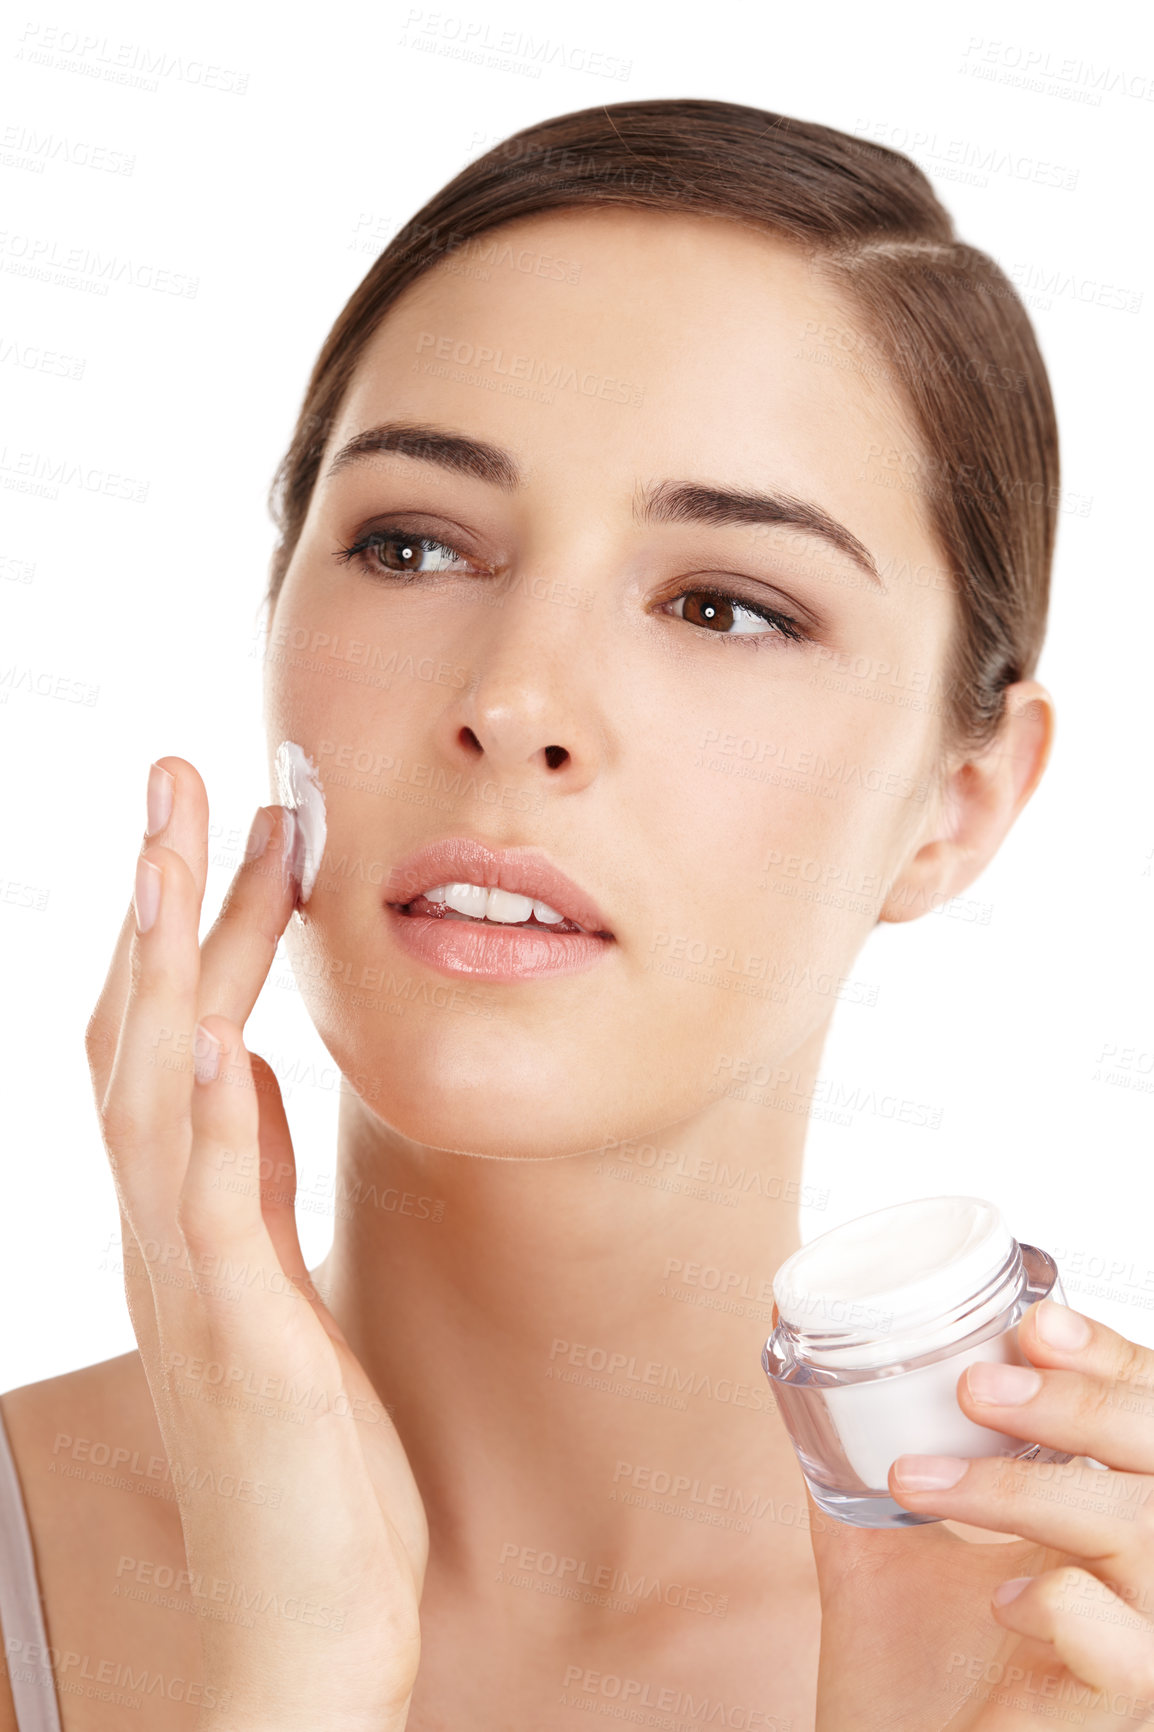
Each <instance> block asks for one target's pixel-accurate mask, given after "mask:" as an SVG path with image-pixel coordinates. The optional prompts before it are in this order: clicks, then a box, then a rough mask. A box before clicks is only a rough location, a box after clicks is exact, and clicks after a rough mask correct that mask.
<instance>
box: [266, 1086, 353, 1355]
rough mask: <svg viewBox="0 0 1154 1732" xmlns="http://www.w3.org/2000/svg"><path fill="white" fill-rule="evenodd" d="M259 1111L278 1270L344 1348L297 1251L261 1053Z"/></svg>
mask: <svg viewBox="0 0 1154 1732" xmlns="http://www.w3.org/2000/svg"><path fill="white" fill-rule="evenodd" d="M248 1056H249V1063H250V1064H251V1066H252V1073H253V1082H254V1085H255V1088H256V1097H257V1102H258V1106H259V1111H260V1175H261V1196H260V1203H261V1211H262V1213H263V1215H264V1221H265V1226H266V1227H267V1229H268V1235H269V1238H270V1239H271V1240H272V1244H273V1248H274V1250H275V1251H276V1255H277V1259H278V1261H279V1263H280V1266H281V1268H282V1269H283V1270H284V1272H285V1274H286V1275H287V1276H288V1278H289V1280H290V1281H292V1282H293V1283H294V1285H295V1286H296V1287H297V1288H298V1290H299V1291H300V1292H301V1293H302V1294H303V1295H304V1297H305V1298H306V1299H307V1300H308V1301H309V1304H310V1305H311V1306H312V1308H313V1310H314V1311H315V1312H316V1314H317V1317H318V1318H319V1319H320V1322H321V1324H322V1326H323V1328H324V1330H325V1332H326V1333H327V1334H328V1335H329V1336H331V1338H332V1339H333V1340H334V1341H339V1342H340V1343H342V1345H344V1346H346V1347H347V1346H348V1342H347V1341H346V1339H345V1334H344V1331H343V1330H342V1329H341V1327H340V1325H339V1324H338V1323H337V1321H336V1318H335V1317H333V1315H332V1313H331V1312H330V1311H329V1308H328V1306H327V1305H326V1304H325V1302H324V1299H323V1298H322V1296H321V1294H320V1293H319V1292H318V1291H317V1287H316V1284H315V1282H314V1281H313V1278H312V1275H311V1273H310V1271H309V1267H308V1265H307V1263H306V1262H305V1259H304V1252H303V1251H302V1250H301V1242H300V1236H299V1233H298V1231H297V1218H296V1183H297V1176H296V1157H295V1155H294V1153H293V1145H292V1134H291V1132H290V1130H289V1123H288V1116H287V1114H286V1113H285V1107H284V1100H283V1098H282V1096H281V1092H280V1084H279V1083H278V1081H277V1079H276V1073H275V1072H274V1071H273V1068H272V1066H271V1065H270V1064H269V1063H268V1061H267V1060H266V1059H263V1058H261V1056H260V1054H259V1053H255V1052H250V1053H249V1055H248Z"/></svg>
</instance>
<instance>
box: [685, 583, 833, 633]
mask: <svg viewBox="0 0 1154 1732" xmlns="http://www.w3.org/2000/svg"><path fill="white" fill-rule="evenodd" d="M665 605H666V606H667V607H671V608H672V609H673V614H674V618H675V619H683V620H684V621H685V622H686V624H687V625H696V626H700V627H701V629H702V630H703V631H707V632H711V633H712V635H713V636H714V637H744V638H747V639H753V640H755V641H756V640H758V639H761V640H764V639H766V638H775V637H776V638H786V639H788V640H789V641H790V642H791V643H803V642H805V641H806V638H807V633H806V632H805V631H804V630H803V629H802V627H801V626H800V625H799V624H798V622H797V620H795V619H792V618H791V617H790V615H789V614H786V613H779V612H778V610H777V609H776V608H772V607H760V606H757V605H755V604H754V603H753V602H748V601H742V600H741V598H740V597H739V596H736V595H727V594H726V593H725V592H724V591H723V590H717V589H685V590H682V592H681V594H680V595H678V596H675V597H674V599H673V600H672V601H671V602H667V603H666V604H665Z"/></svg>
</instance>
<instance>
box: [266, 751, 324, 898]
mask: <svg viewBox="0 0 1154 1732" xmlns="http://www.w3.org/2000/svg"><path fill="white" fill-rule="evenodd" d="M276 788H277V802H278V804H279V805H281V806H288V807H289V808H290V809H291V810H292V811H294V812H295V813H296V815H297V822H298V823H299V825H300V831H301V840H302V843H303V845H304V861H303V863H302V866H301V895H300V899H301V901H302V902H307V901H308V899H309V897H310V896H311V895H312V890H313V885H314V884H315V883H316V876H317V872H318V870H319V868H320V863H321V855H322V854H323V853H324V851H325V794H324V789H323V788H322V787H321V778H320V771H319V770H318V769H317V767H316V765H315V764H314V763H313V761H312V759H311V758H310V757H308V756H307V754H306V753H305V751H304V748H303V747H302V746H298V745H297V744H296V742H295V740H282V741H281V743H280V745H279V746H278V747H277V749H276Z"/></svg>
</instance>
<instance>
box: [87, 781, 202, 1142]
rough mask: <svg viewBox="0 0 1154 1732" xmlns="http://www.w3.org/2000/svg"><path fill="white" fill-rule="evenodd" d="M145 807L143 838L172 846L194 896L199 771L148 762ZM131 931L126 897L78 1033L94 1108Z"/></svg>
mask: <svg viewBox="0 0 1154 1732" xmlns="http://www.w3.org/2000/svg"><path fill="white" fill-rule="evenodd" d="M145 811H146V816H145V833H144V841H145V843H148V842H157V843H161V844H162V845H163V846H165V847H167V848H173V849H175V851H176V852H177V853H178V854H180V855H181V856H182V857H183V859H184V860H185V862H186V863H187V865H188V868H189V871H190V872H191V873H192V877H193V882H194V883H195V884H196V886H197V893H198V898H203V896H204V886H205V882H206V879H207V875H208V795H207V794H206V792H205V788H204V783H203V782H202V781H201V779H200V776H199V774H198V773H197V771H196V770H195V769H194V768H193V766H192V765H191V764H190V763H188V762H187V760H186V759H184V758H173V757H168V758H157V759H156V762H155V763H154V764H150V765H149V774H148V787H147V797H146V802H145ZM154 825H155V828H154V827H153V826H154ZM198 918H199V916H198ZM135 931H136V912H135V909H134V907H133V904H132V901H131V900H130V901H129V904H128V909H127V912H126V913H125V916H124V919H123V921H122V922H121V926H120V933H119V935H118V937H117V940H116V946H115V949H114V950H113V953H112V962H111V964H110V966H109V970H108V975H107V978H106V979H105V982H104V986H103V989H102V991H101V994H100V997H99V998H98V999H97V1001H96V1006H95V1008H94V1010H93V1012H92V1015H91V1017H90V1018H89V1020H88V1027H87V1029H86V1031H85V1037H84V1044H85V1050H86V1052H87V1055H88V1066H89V1070H90V1071H91V1073H92V1087H93V1092H94V1094H95V1096H96V1106H97V1110H98V1111H100V1110H102V1109H103V1106H104V1097H105V1095H106V1094H107V1091H108V1080H109V1077H110V1075H111V1073H112V1066H113V1062H114V1059H115V1056H116V1046H117V1042H118V1040H119V1038H120V1024H121V1020H122V1018H123V1015H124V1007H125V1005H126V1003H127V1002H128V992H129V980H130V959H131V952H132V939H133V935H134V933H135Z"/></svg>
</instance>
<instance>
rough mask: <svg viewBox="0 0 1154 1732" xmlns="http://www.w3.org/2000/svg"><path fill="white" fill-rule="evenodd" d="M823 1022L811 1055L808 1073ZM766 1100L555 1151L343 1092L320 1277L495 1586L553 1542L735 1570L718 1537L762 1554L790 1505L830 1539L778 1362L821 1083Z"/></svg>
mask: <svg viewBox="0 0 1154 1732" xmlns="http://www.w3.org/2000/svg"><path fill="white" fill-rule="evenodd" d="M824 1033H825V1030H824V1029H821V1030H819V1031H816V1032H815V1033H814V1034H813V1035H812V1036H811V1037H810V1038H809V1039H808V1040H807V1042H806V1045H805V1046H804V1047H803V1048H800V1049H799V1050H798V1052H796V1053H795V1054H793V1055H792V1056H791V1058H790V1070H791V1073H794V1074H795V1075H797V1074H798V1073H800V1076H801V1078H802V1080H803V1082H806V1079H808V1082H812V1078H813V1077H814V1076H815V1075H816V1067H817V1063H818V1059H819V1057H820V1051H821V1045H822V1042H823V1039H824ZM792 1086H793V1085H787V1087H790V1088H791V1089H792ZM806 1086H808V1083H806ZM754 1093H755V1091H753V1090H752V1089H751V1090H750V1091H749V1097H748V1098H745V1099H740V1098H735V1097H734V1096H729V1097H723V1098H721V1099H720V1100H719V1101H718V1102H717V1103H716V1104H715V1105H713V1106H711V1107H710V1109H709V1110H708V1111H707V1112H705V1113H703V1114H702V1115H700V1116H699V1117H697V1118H695V1119H693V1120H689V1121H684V1122H682V1123H681V1124H678V1125H674V1126H670V1127H666V1128H665V1129H663V1130H662V1131H660V1132H659V1133H656V1134H653V1135H652V1136H650V1137H647V1138H646V1139H645V1140H642V1141H636V1142H632V1143H621V1144H612V1143H611V1144H610V1145H609V1146H607V1147H605V1148H599V1149H597V1150H591V1151H586V1152H584V1153H581V1154H577V1155H571V1156H565V1157H560V1158H555V1159H539V1160H501V1159H491V1158H485V1157H474V1156H469V1155H461V1154H457V1153H451V1152H447V1151H444V1150H438V1149H431V1148H427V1147H424V1146H422V1145H417V1144H414V1143H412V1142H409V1141H407V1140H406V1139H405V1138H403V1137H401V1136H399V1135H398V1134H397V1133H396V1132H395V1131H394V1130H392V1129H391V1128H390V1127H388V1126H387V1125H385V1124H383V1123H382V1121H381V1120H380V1119H378V1118H376V1117H375V1116H374V1115H373V1114H372V1113H371V1112H369V1110H368V1109H367V1108H366V1107H365V1106H364V1104H363V1103H362V1102H361V1100H360V1098H359V1097H358V1096H357V1095H355V1094H354V1093H353V1092H352V1091H351V1090H346V1091H345V1092H344V1094H343V1095H342V1101H341V1115H340V1128H339V1149H338V1176H337V1188H336V1222H335V1231H334V1237H333V1244H332V1247H331V1249H330V1251H329V1254H328V1256H327V1257H326V1258H325V1260H324V1262H323V1263H322V1264H321V1265H320V1267H319V1268H318V1269H317V1270H315V1271H314V1276H315V1279H316V1281H317V1285H318V1288H319V1289H320V1291H321V1293H322V1294H323V1295H324V1297H325V1299H326V1301H327V1303H328V1304H329V1306H330V1309H331V1310H332V1311H333V1314H334V1316H335V1317H336V1319H337V1321H338V1323H339V1324H340V1326H341V1328H342V1329H343V1330H344V1332H345V1335H346V1337H347V1339H348V1341H349V1345H350V1346H351V1347H352V1349H353V1351H354V1352H355V1353H356V1354H357V1356H358V1358H359V1359H360V1360H361V1363H362V1364H363V1365H364V1368H365V1370H366V1372H367V1373H368V1376H369V1378H370V1379H371V1381H372V1382H373V1384H374V1386H375V1388H376V1389H377V1391H378V1392H379V1394H380V1396H381V1399H382V1401H383V1402H384V1403H385V1405H386V1406H387V1407H388V1408H389V1409H390V1411H391V1413H392V1417H393V1420H394V1423H395V1424H396V1426H397V1429H398V1431H399V1433H400V1436H401V1438H402V1441H403V1442H404V1444H405V1447H406V1451H407V1453H408V1455H409V1459H410V1462H411V1463H412V1466H413V1471H414V1473H415V1475H416V1478H417V1483H418V1485H419V1486H420V1488H421V1492H422V1496H423V1498H424V1500H425V1505H426V1509H427V1511H428V1514H429V1523H430V1531H431V1533H432V1534H433V1535H434V1538H435V1540H437V1541H438V1542H439V1545H440V1548H441V1550H442V1552H444V1550H445V1548H449V1550H450V1551H451V1553H452V1565H453V1567H454V1568H455V1569H458V1570H461V1571H464V1572H465V1573H466V1574H473V1573H478V1574H480V1575H481V1577H482V1579H486V1580H488V1581H492V1580H493V1572H494V1570H496V1569H500V1568H501V1567H502V1564H504V1566H505V1567H506V1568H515V1567H516V1562H517V1556H520V1555H521V1554H522V1551H523V1548H529V1549H530V1550H531V1551H533V1552H534V1553H537V1554H558V1555H559V1556H561V1555H563V1556H564V1558H565V1561H566V1562H567V1563H568V1564H572V1562H573V1559H574V1558H576V1559H577V1560H579V1561H581V1560H585V1561H586V1562H587V1564H588V1567H589V1568H590V1569H593V1570H595V1569H596V1568H597V1567H598V1566H600V1565H602V1564H605V1563H608V1564H609V1565H611V1566H614V1567H616V1566H622V1565H623V1566H625V1567H629V1566H631V1565H632V1566H637V1565H640V1567H642V1568H644V1569H645V1570H647V1571H648V1573H649V1574H653V1573H654V1570H655V1568H658V1567H661V1565H662V1560H665V1562H666V1563H668V1562H670V1561H672V1560H677V1561H678V1563H679V1564H680V1565H682V1566H685V1567H690V1566H691V1567H696V1568H699V1571H700V1572H707V1571H708V1570H709V1569H711V1568H712V1569H713V1570H714V1573H715V1574H716V1573H717V1570H718V1569H719V1568H723V1567H724V1566H722V1565H721V1564H720V1563H719V1557H720V1554H719V1551H718V1547H719V1546H720V1545H722V1544H723V1542H724V1543H727V1544H728V1547H729V1551H728V1552H727V1553H726V1555H727V1556H735V1555H736V1554H735V1553H734V1551H733V1548H734V1545H735V1544H736V1546H737V1549H738V1550H739V1551H740V1550H741V1549H742V1548H741V1541H740V1540H739V1539H737V1538H736V1536H738V1535H741V1536H746V1538H745V1546H746V1548H747V1549H748V1548H752V1547H756V1545H757V1541H756V1539H753V1540H749V1539H748V1537H747V1536H748V1535H749V1534H750V1533H752V1534H754V1535H758V1534H765V1532H766V1531H767V1529H766V1526H765V1522H764V1520H763V1519H762V1518H764V1517H765V1516H766V1515H767V1514H768V1515H769V1517H770V1520H771V1521H772V1520H775V1519H776V1521H777V1522H778V1523H781V1524H784V1527H785V1528H788V1530H789V1532H790V1534H791V1535H792V1534H793V1533H794V1532H799V1533H800V1538H801V1543H802V1545H803V1546H804V1550H805V1553H806V1555H808V1539H807V1536H806V1534H805V1532H804V1529H803V1528H802V1527H801V1526H800V1523H801V1522H803V1521H804V1514H803V1512H804V1505H805V1499H804V1490H803V1484H802V1481H801V1478H800V1473H799V1472H798V1469H797V1465H796V1461H795V1458H794V1455H793V1451H792V1447H791V1446H790V1444H789V1442H788V1439H787V1438H786V1436H785V1432H784V1430H783V1428H782V1426H781V1423H780V1420H779V1418H778V1416H777V1411H776V1407H775V1405H774V1402H773V1398H772V1395H771V1393H770V1389H769V1385H768V1383H767V1382H766V1379H765V1376H764V1373H763V1372H762V1369H761V1364H760V1353H761V1347H762V1344H763V1343H764V1340H765V1337H766V1335H767V1334H768V1333H769V1329H770V1322H771V1317H770V1313H771V1308H772V1303H773V1299H772V1293H771V1290H770V1280H771V1277H772V1276H773V1274H774V1272H775V1270H776V1269H777V1267H778V1265H779V1264H780V1263H781V1262H782V1261H783V1260H784V1259H785V1258H786V1257H787V1256H789V1254H790V1253H791V1252H792V1251H794V1250H796V1249H797V1247H798V1245H799V1244H800V1242H801V1241H800V1236H799V1232H798V1199H799V1195H800V1193H801V1184H800V1176H801V1165H802V1154H803V1146H804V1138H805V1129H806V1113H805V1105H806V1101H805V1095H804V1094H803V1093H800V1092H798V1093H796V1094H794V1093H792V1092H791V1094H790V1095H789V1097H788V1098H787V1099H779V1097H776V1096H773V1095H770V1096H769V1099H768V1100H767V1091H758V1095H759V1098H753V1097H754ZM775 1100H776V1101H777V1102H778V1104H777V1105H774V1104H772V1103H773V1101H775ZM787 1501H788V1502H789V1507H790V1509H791V1510H792V1512H793V1514H792V1515H785V1514H781V1513H779V1512H778V1508H777V1506H778V1504H779V1502H780V1503H785V1502H787ZM702 1512H704V1513H702ZM679 1517H680V1519H679ZM663 1518H664V1519H663ZM772 1531H773V1532H774V1533H775V1534H777V1535H778V1536H779V1537H780V1538H781V1540H782V1543H783V1544H784V1543H787V1542H786V1538H785V1533H784V1531H783V1527H782V1526H775V1527H774V1528H773V1530H772ZM514 1554H516V1555H514ZM758 1567H759V1568H760V1570H761V1571H762V1572H764V1567H765V1564H764V1558H762V1559H761V1560H760V1563H759V1565H758ZM581 1579H584V1578H581ZM601 1579H602V1580H603V1581H604V1579H605V1578H604V1576H602V1578H601ZM695 1579H696V1578H695ZM702 1586H703V1587H705V1588H707V1587H708V1586H709V1584H708V1582H704V1583H703V1584H702Z"/></svg>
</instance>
